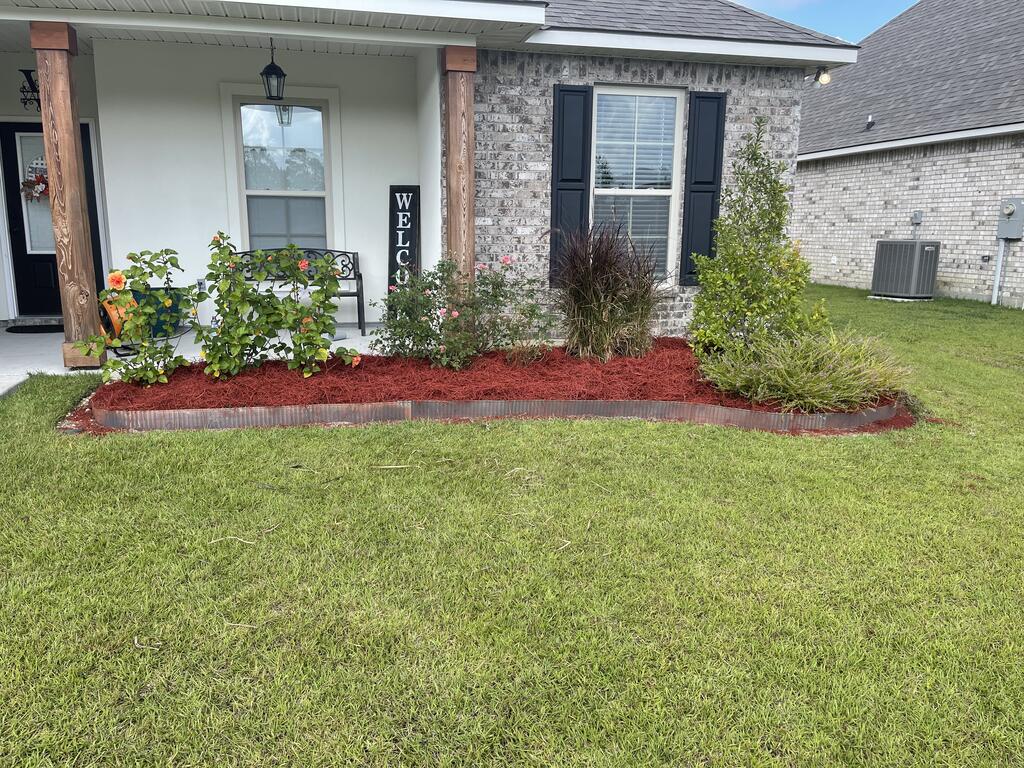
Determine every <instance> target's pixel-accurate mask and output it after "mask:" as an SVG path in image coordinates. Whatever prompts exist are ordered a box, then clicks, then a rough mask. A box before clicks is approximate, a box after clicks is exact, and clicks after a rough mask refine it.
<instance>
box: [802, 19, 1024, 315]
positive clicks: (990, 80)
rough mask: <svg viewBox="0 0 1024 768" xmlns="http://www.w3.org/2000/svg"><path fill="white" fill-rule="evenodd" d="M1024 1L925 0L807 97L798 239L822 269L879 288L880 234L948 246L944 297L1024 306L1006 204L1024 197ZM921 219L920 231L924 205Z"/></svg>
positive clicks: (1022, 271)
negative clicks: (917, 219) (1007, 235)
mask: <svg viewBox="0 0 1024 768" xmlns="http://www.w3.org/2000/svg"><path fill="white" fill-rule="evenodd" d="M1022 34H1024V14H1022V13H1021V4H1020V2H1019V0H921V2H919V3H918V4H917V5H915V6H913V7H912V8H910V9H909V10H908V11H906V12H905V13H903V14H902V15H901V16H898V17H897V18H896V19H894V20H893V21H892V22H890V23H889V24H888V25H886V26H885V27H883V28H882V29H880V30H878V31H877V32H875V33H874V34H873V35H871V36H870V37H868V38H867V39H866V40H864V41H863V43H861V51H860V58H859V60H858V62H857V63H856V64H855V65H854V66H851V67H845V68H843V69H841V70H839V71H837V72H835V76H834V79H833V81H832V83H831V84H830V85H829V86H828V87H826V88H812V89H810V92H809V93H808V94H807V95H806V96H805V98H804V112H803V123H802V127H801V135H800V156H799V158H798V161H799V165H798V170H797V182H796V191H795V197H794V205H795V217H794V222H793V235H794V237H796V238H797V239H799V240H800V241H801V243H802V246H803V254H804V256H806V257H807V258H808V259H809V260H810V262H811V265H812V275H813V279H814V280H815V281H817V282H823V283H835V284H839V285H847V286H853V287H858V288H867V287H869V286H870V285H871V278H872V268H873V264H874V254H875V243H876V241H878V240H887V239H908V238H911V237H912V236H914V235H915V231H914V230H916V235H917V236H919V237H920V238H922V239H927V240H938V241H940V242H941V243H942V246H941V255H940V260H939V271H938V283H937V290H938V292H939V293H940V294H943V295H946V296H953V297H957V298H965V299H978V300H985V301H988V300H990V299H992V297H993V293H994V292H995V293H998V296H997V300H998V301H999V302H1000V303H1002V304H1004V305H1008V306H1012V307H1021V306H1022V305H1024V247H1022V246H1021V243H1020V241H1012V240H1011V241H1009V242H1007V243H1006V244H1005V249H1004V259H1003V264H1002V269H1001V270H1000V278H1001V279H1000V281H999V282H1000V285H999V286H998V291H996V290H995V286H994V282H995V278H996V273H997V265H998V263H999V258H998V257H999V252H1000V243H999V241H998V240H997V237H996V234H997V225H998V221H999V218H1000V216H1001V215H1002V210H1003V201H1004V200H1006V199H1008V198H1014V197H1020V196H1022V195H1024V76H1022V75H1021V70H1022V68H1024V49H1022V48H1021V45H1020V40H1021V35H1022ZM918 211H919V212H921V214H923V218H922V219H921V223H920V225H919V226H916V227H912V225H911V220H912V216H913V215H914V213H915V212H918Z"/></svg>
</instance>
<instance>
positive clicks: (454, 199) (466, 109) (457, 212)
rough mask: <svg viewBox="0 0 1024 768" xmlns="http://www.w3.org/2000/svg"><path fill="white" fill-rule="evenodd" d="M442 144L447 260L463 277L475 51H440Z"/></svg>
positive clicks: (472, 227) (470, 222)
mask: <svg viewBox="0 0 1024 768" xmlns="http://www.w3.org/2000/svg"><path fill="white" fill-rule="evenodd" d="M443 60H444V84H445V141H446V154H445V156H446V167H445V178H446V179H447V193H448V257H449V258H451V259H453V260H454V261H455V263H456V264H458V265H459V270H460V271H461V272H462V273H463V274H464V275H465V276H467V277H470V278H471V277H473V274H474V267H475V261H476V173H475V169H474V164H475V162H476V132H475V129H474V127H473V79H474V77H475V74H476V48H469V47H465V46H457V45H450V46H448V47H447V48H445V49H444V56H443Z"/></svg>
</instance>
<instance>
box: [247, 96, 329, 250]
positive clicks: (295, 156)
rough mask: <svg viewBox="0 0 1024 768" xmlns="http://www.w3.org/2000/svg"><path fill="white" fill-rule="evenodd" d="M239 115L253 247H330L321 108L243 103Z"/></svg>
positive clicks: (249, 227) (250, 243)
mask: <svg viewBox="0 0 1024 768" xmlns="http://www.w3.org/2000/svg"><path fill="white" fill-rule="evenodd" d="M240 115H241V129H242V173H243V178H244V188H245V214H246V221H247V225H248V233H249V248H251V249H253V250H257V249H260V248H267V249H270V248H282V247H284V246H286V245H289V244H294V245H298V246H300V247H303V248H326V247H327V210H328V207H327V188H328V185H327V178H326V170H325V169H326V162H325V153H324V119H323V110H322V109H321V108H320V107H312V106H299V105H275V104H242V105H241V112H240Z"/></svg>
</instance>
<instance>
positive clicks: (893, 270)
mask: <svg viewBox="0 0 1024 768" xmlns="http://www.w3.org/2000/svg"><path fill="white" fill-rule="evenodd" d="M941 249H942V243H939V242H936V241H935V240H879V241H878V245H877V246H876V247H875V272H874V275H873V276H872V278H871V293H872V295H874V296H880V297H882V298H886V299H930V298H932V297H934V296H935V278H936V277H937V275H938V272H939V251H940V250H941Z"/></svg>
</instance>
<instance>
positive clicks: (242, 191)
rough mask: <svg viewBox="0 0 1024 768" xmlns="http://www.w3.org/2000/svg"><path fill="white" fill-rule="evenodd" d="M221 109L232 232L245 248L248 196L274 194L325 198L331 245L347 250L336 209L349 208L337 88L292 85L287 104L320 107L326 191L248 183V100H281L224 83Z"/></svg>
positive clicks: (246, 86)
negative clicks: (259, 186) (249, 187)
mask: <svg viewBox="0 0 1024 768" xmlns="http://www.w3.org/2000/svg"><path fill="white" fill-rule="evenodd" d="M220 91H221V112H222V122H223V130H224V162H225V174H226V177H227V191H228V227H229V230H228V233H227V234H229V235H231V237H232V239H233V240H234V241H235V242H236V243H238V244H239V247H240V249H241V250H249V217H248V204H247V201H246V198H247V197H248V195H250V194H253V195H266V196H270V197H321V196H323V198H324V207H325V213H326V217H327V247H328V248H334V249H340V250H345V247H346V246H345V219H344V216H343V215H340V214H338V213H336V212H340V211H344V210H345V208H344V200H343V186H342V179H343V178H344V175H343V168H342V152H341V109H340V96H339V93H338V89H337V88H310V87H301V86H289V87H288V89H287V90H286V91H285V100H284V101H283V102H280V103H281V104H284V105H288V104H294V105H296V106H302V107H317V108H318V109H320V111H321V114H322V115H323V131H324V192H323V193H320V192H318V191H313V192H308V191H299V190H293V191H285V190H281V191H277V190H253V191H249V190H247V189H246V187H245V165H244V160H243V155H242V105H243V104H270V105H277V102H273V101H270V100H268V99H267V98H266V95H265V93H264V91H263V87H262V86H261V85H253V84H250V83H244V84H240V83H221V86H220Z"/></svg>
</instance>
